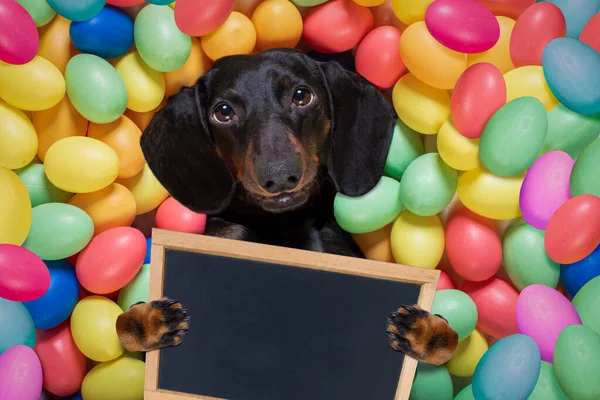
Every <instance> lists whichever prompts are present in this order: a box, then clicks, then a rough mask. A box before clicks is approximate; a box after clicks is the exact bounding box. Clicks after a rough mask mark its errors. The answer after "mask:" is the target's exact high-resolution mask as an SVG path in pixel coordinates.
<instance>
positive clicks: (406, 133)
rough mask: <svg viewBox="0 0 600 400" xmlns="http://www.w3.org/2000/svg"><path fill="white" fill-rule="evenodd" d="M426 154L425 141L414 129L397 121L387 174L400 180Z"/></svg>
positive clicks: (388, 159) (387, 160) (387, 163)
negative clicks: (412, 163)
mask: <svg viewBox="0 0 600 400" xmlns="http://www.w3.org/2000/svg"><path fill="white" fill-rule="evenodd" d="M423 154H425V148H424V147H423V141H422V140H421V135H419V134H418V133H417V132H416V131H414V130H413V129H410V128H409V127H408V126H406V124H405V123H404V122H402V121H401V120H400V119H398V120H397V121H396V125H395V126H394V133H393V136H392V143H391V145H390V150H389V152H388V155H387V159H386V160H385V173H386V174H388V175H389V176H391V177H392V178H394V179H397V180H400V179H401V178H402V174H404V171H405V170H406V168H407V167H408V166H409V164H410V163H411V162H413V161H414V160H416V159H417V157H419V156H422V155H423Z"/></svg>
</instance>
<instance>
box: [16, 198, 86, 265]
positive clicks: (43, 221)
mask: <svg viewBox="0 0 600 400" xmlns="http://www.w3.org/2000/svg"><path fill="white" fill-rule="evenodd" d="M32 215H33V218H32V223H31V230H30V231H29V235H28V236H27V239H26V240H25V243H23V247H25V248H26V249H29V250H31V251H32V252H34V253H35V254H36V255H37V256H38V257H40V258H41V259H42V260H60V259H63V258H67V257H70V256H72V255H73V254H76V253H78V252H79V251H81V249H83V248H84V247H85V246H86V245H87V244H88V243H89V242H90V239H91V238H92V234H93V233H94V223H93V222H92V219H91V218H90V217H89V216H88V215H87V214H86V213H85V212H84V211H83V210H81V209H79V208H77V207H75V206H72V205H70V204H65V203H46V204H41V205H39V206H36V207H34V208H33V210H32Z"/></svg>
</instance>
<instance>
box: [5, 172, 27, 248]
mask: <svg viewBox="0 0 600 400" xmlns="http://www.w3.org/2000/svg"><path fill="white" fill-rule="evenodd" d="M30 228H31V201H30V200H29V193H28V192H27V188H26V187H25V185H24V184H23V182H22V181H21V180H20V179H19V177H18V176H17V174H15V173H14V172H13V171H11V170H10V169H6V168H4V167H0V243H8V244H15V245H17V246H20V245H21V244H23V242H24V241H25V238H27V234H28V233H29V229H30Z"/></svg>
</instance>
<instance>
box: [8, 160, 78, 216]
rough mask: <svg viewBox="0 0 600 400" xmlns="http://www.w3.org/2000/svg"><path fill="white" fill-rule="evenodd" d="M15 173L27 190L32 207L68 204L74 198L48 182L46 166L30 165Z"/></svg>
mask: <svg viewBox="0 0 600 400" xmlns="http://www.w3.org/2000/svg"><path fill="white" fill-rule="evenodd" d="M15 173H16V174H17V175H18V176H19V179H21V181H22V182H23V183H24V184H25V187H26V188H27V192H28V193H29V199H30V200H31V207H36V206H39V205H40V204H46V203H66V202H67V201H69V199H70V198H71V197H72V196H73V194H72V193H69V192H65V191H64V190H61V189H59V188H57V187H56V186H54V185H53V184H52V182H50V181H49V180H48V178H47V177H46V172H45V170H44V164H29V165H28V166H26V167H25V168H21V169H17V170H15Z"/></svg>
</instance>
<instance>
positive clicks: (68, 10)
mask: <svg viewBox="0 0 600 400" xmlns="http://www.w3.org/2000/svg"><path fill="white" fill-rule="evenodd" d="M46 1H47V2H48V5H49V6H50V7H52V8H53V9H54V11H56V12H57V13H59V14H60V15H62V16H63V17H65V18H66V19H68V20H71V21H85V20H87V19H90V18H93V17H94V16H96V15H98V13H100V11H102V8H104V6H105V5H106V0H46Z"/></svg>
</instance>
